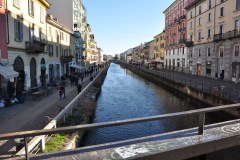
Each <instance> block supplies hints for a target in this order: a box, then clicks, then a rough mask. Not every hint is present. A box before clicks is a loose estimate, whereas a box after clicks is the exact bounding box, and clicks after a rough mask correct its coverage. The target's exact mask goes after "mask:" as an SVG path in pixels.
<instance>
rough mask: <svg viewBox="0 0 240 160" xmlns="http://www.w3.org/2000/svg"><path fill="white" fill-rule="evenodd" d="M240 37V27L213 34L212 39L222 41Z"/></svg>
mask: <svg viewBox="0 0 240 160" xmlns="http://www.w3.org/2000/svg"><path fill="white" fill-rule="evenodd" d="M237 37H240V29H235V30H232V31H228V32H226V33H219V34H215V35H214V41H215V42H217V41H222V40H225V39H232V38H237Z"/></svg>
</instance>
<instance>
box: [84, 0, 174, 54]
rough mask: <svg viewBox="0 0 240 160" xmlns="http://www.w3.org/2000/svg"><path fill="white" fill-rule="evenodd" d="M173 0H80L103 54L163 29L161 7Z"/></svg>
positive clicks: (150, 37) (123, 48)
mask: <svg viewBox="0 0 240 160" xmlns="http://www.w3.org/2000/svg"><path fill="white" fill-rule="evenodd" d="M173 1H174V0H83V4H84V5H85V7H86V10H87V22H88V23H89V24H90V26H91V30H92V31H91V34H94V36H95V40H96V42H97V44H98V47H100V48H101V49H102V50H103V52H104V54H107V55H115V54H120V53H122V52H125V51H126V50H128V49H130V48H133V47H136V46H138V45H140V44H141V43H144V42H148V41H151V40H153V37H154V36H155V35H157V34H159V33H161V32H162V31H163V28H164V26H165V22H164V19H165V16H164V14H163V11H164V10H165V9H167V7H168V6H169V5H171V4H172V3H173Z"/></svg>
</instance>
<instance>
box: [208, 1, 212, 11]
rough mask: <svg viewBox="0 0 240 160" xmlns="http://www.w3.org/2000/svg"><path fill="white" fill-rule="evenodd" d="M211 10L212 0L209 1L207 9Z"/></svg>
mask: <svg viewBox="0 0 240 160" xmlns="http://www.w3.org/2000/svg"><path fill="white" fill-rule="evenodd" d="M211 8H212V0H209V2H208V9H211Z"/></svg>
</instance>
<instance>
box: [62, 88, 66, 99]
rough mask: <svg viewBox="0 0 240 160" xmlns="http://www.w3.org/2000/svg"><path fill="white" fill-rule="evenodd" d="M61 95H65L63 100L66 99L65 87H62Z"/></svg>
mask: <svg viewBox="0 0 240 160" xmlns="http://www.w3.org/2000/svg"><path fill="white" fill-rule="evenodd" d="M61 94H62V95H63V98H66V95H65V86H64V85H61Z"/></svg>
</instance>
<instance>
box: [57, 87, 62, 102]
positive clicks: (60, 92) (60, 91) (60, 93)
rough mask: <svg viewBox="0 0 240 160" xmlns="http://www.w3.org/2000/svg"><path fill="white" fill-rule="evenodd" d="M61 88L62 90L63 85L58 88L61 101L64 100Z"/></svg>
mask: <svg viewBox="0 0 240 160" xmlns="http://www.w3.org/2000/svg"><path fill="white" fill-rule="evenodd" d="M61 88H62V86H61V85H58V86H57V90H58V93H59V97H60V99H62V90H61Z"/></svg>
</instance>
